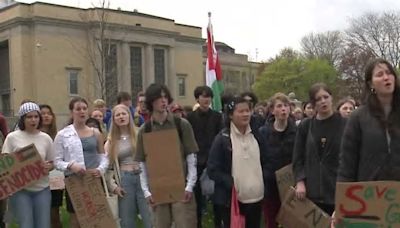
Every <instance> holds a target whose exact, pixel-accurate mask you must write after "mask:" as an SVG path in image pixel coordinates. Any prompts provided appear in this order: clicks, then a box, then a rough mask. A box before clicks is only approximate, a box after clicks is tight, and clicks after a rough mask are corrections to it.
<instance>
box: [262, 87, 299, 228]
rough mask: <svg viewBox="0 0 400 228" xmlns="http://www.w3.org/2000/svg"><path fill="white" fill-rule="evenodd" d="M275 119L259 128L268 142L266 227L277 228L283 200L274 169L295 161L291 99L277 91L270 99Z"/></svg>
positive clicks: (266, 154) (294, 125) (294, 126)
mask: <svg viewBox="0 0 400 228" xmlns="http://www.w3.org/2000/svg"><path fill="white" fill-rule="evenodd" d="M270 104H271V109H272V114H273V115H274V118H273V120H272V121H271V122H268V123H267V124H266V125H265V126H263V127H261V128H260V134H261V137H262V138H263V140H265V142H266V148H268V152H267V153H265V157H266V166H265V171H266V177H267V179H266V183H265V186H266V197H265V199H264V205H263V206H264V218H265V227H266V228H277V227H278V224H277V223H276V216H277V215H278V211H279V208H280V206H281V201H280V199H279V191H278V186H277V183H276V177H275V171H277V170H279V169H281V168H283V167H284V166H286V165H289V164H290V163H291V162H292V154H293V145H294V140H295V137H296V129H297V127H296V124H295V123H294V122H293V121H292V120H290V119H289V114H290V101H289V98H288V97H287V96H286V95H285V94H283V93H276V94H275V95H274V96H273V97H272V98H271V100H270Z"/></svg>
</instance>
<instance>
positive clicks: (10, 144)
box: [2, 102, 54, 228]
mask: <svg viewBox="0 0 400 228" xmlns="http://www.w3.org/2000/svg"><path fill="white" fill-rule="evenodd" d="M18 116H19V120H18V130H16V131H13V132H11V133H10V134H8V136H7V138H6V140H5V141H4V145H3V148H2V153H3V154H5V153H13V152H15V151H17V150H18V149H19V148H22V147H25V146H28V145H30V144H32V143H33V144H35V147H36V148H37V150H38V152H39V154H40V156H41V158H42V159H43V167H44V169H45V170H44V171H45V172H46V173H47V174H48V173H49V171H51V170H52V169H53V167H54V166H53V159H54V148H53V140H52V139H51V137H50V136H49V135H48V134H46V133H44V132H41V131H40V130H39V129H40V127H41V124H42V117H41V115H40V109H39V106H38V105H37V104H35V103H33V102H26V103H24V104H22V105H21V107H20V109H19V112H18ZM9 203H10V205H11V210H12V214H13V215H14V216H15V217H16V222H17V224H18V225H19V227H20V228H50V208H51V193H50V188H49V176H48V175H47V176H44V177H42V178H41V179H40V180H38V181H36V182H35V183H33V184H31V185H29V186H27V187H25V188H24V189H22V190H20V191H18V192H16V193H14V194H12V195H11V197H10V199H9Z"/></svg>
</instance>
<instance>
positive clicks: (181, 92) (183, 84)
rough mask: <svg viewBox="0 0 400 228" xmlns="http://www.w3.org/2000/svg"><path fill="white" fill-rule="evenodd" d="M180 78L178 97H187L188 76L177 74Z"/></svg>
mask: <svg viewBox="0 0 400 228" xmlns="http://www.w3.org/2000/svg"><path fill="white" fill-rule="evenodd" d="M177 77H178V96H179V97H184V96H186V77H187V75H186V74H177Z"/></svg>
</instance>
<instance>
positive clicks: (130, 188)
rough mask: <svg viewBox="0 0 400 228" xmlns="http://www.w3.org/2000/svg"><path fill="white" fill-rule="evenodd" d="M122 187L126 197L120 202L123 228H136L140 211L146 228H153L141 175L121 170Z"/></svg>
mask: <svg viewBox="0 0 400 228" xmlns="http://www.w3.org/2000/svg"><path fill="white" fill-rule="evenodd" d="M121 185H122V188H123V189H124V190H125V192H126V193H125V195H124V197H122V198H119V200H118V209H119V217H120V219H121V228H135V227H137V226H136V222H135V220H136V214H137V209H139V213H140V216H141V217H142V221H143V225H144V227H145V228H151V227H152V225H151V218H150V208H149V206H148V204H147V201H146V199H145V198H144V194H143V191H142V188H141V186H140V177H139V174H134V173H133V172H131V171H122V170H121Z"/></svg>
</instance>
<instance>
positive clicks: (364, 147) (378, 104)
mask: <svg viewBox="0 0 400 228" xmlns="http://www.w3.org/2000/svg"><path fill="white" fill-rule="evenodd" d="M364 93H365V103H366V104H365V106H362V107H360V108H358V109H357V110H356V111H354V112H353V113H352V114H351V116H350V118H349V120H348V123H347V125H346V128H345V131H344V135H343V139H342V140H343V143H342V147H341V153H340V166H339V171H338V181H342V182H353V181H378V180H382V181H383V180H394V181H400V86H399V81H398V78H397V75H396V71H395V70H394V68H393V66H392V65H391V64H390V63H389V62H388V61H386V60H383V59H375V60H373V61H371V62H370V63H369V64H368V65H367V67H366V71H365V89H364Z"/></svg>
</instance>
